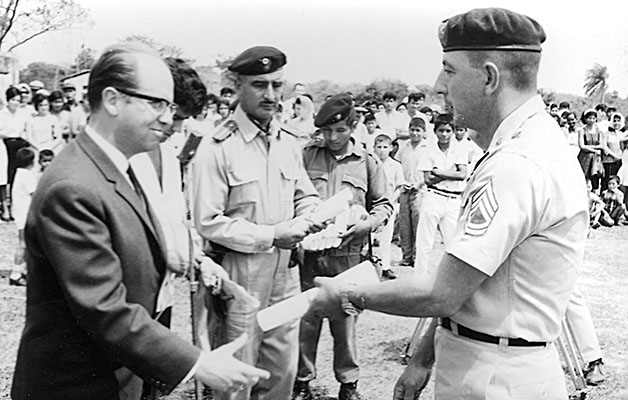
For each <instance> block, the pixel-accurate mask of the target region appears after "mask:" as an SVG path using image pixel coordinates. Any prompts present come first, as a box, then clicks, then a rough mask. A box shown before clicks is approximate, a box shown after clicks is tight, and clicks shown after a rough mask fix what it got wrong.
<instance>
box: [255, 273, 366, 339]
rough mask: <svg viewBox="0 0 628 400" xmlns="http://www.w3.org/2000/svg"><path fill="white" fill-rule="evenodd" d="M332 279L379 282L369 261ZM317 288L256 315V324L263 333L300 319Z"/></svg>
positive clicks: (359, 282)
mask: <svg viewBox="0 0 628 400" xmlns="http://www.w3.org/2000/svg"><path fill="white" fill-rule="evenodd" d="M333 279H338V280H341V281H342V282H345V283H355V284H358V285H364V284H369V283H377V282H379V276H378V274H377V270H376V269H375V267H374V266H373V264H371V262H370V261H364V262H362V263H360V264H358V265H356V266H354V267H352V268H350V269H348V270H347V271H345V272H343V273H342V274H340V275H338V276H336V277H335V278H333ZM316 292H318V288H313V289H310V290H306V291H305V292H303V293H301V294H299V295H296V296H293V297H290V298H289V299H286V300H284V301H281V302H279V303H277V304H274V305H272V306H270V307H268V308H265V309H263V310H262V311H260V312H258V313H257V323H258V324H259V326H260V328H262V330H263V331H264V332H267V331H269V330H271V329H274V328H277V327H278V326H281V325H283V324H286V323H288V322H291V321H294V320H296V319H299V318H301V317H302V316H303V315H305V313H306V312H307V310H308V308H309V307H310V303H311V302H312V300H313V299H314V296H316Z"/></svg>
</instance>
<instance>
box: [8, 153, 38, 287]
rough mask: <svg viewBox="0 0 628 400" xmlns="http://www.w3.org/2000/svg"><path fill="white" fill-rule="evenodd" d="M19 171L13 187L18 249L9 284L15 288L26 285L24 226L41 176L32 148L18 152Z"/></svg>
mask: <svg viewBox="0 0 628 400" xmlns="http://www.w3.org/2000/svg"><path fill="white" fill-rule="evenodd" d="M15 159H16V164H17V171H16V173H15V181H14V182H13V187H12V198H13V215H14V217H15V225H16V228H17V234H18V245H17V246H18V247H17V249H16V251H15V256H14V260H13V268H12V269H11V274H10V275H9V284H10V285H14V286H25V285H26V263H25V259H24V254H25V251H26V242H25V241H24V226H25V225H26V215H27V214H28V208H29V207H30V204H31V197H32V195H33V193H34V192H35V188H36V187H37V178H38V176H39V174H37V173H35V172H34V171H33V170H34V169H35V152H34V151H33V149H31V148H30V147H23V148H21V149H19V150H18V151H17V155H16V157H15Z"/></svg>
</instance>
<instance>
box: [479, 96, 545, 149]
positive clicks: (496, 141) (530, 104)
mask: <svg viewBox="0 0 628 400" xmlns="http://www.w3.org/2000/svg"><path fill="white" fill-rule="evenodd" d="M540 111H543V112H544V111H545V103H544V102H543V99H542V98H541V95H535V96H533V97H531V98H530V99H529V100H528V101H526V102H525V103H523V104H522V105H521V106H519V108H517V109H516V110H515V111H513V112H512V113H511V114H510V115H509V116H507V117H506V118H505V119H504V120H503V121H502V123H501V124H499V127H498V128H497V130H496V131H495V135H493V140H491V144H490V145H489V146H488V150H487V152H492V151H494V150H495V148H497V147H499V146H501V145H503V144H504V143H506V142H508V141H510V140H511V139H513V138H514V137H517V136H519V135H518V133H519V128H520V127H521V125H523V123H524V121H525V120H527V119H528V118H530V117H531V116H533V115H534V114H536V113H538V112H540Z"/></svg>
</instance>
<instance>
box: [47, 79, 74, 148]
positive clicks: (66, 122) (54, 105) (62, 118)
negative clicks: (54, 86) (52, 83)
mask: <svg viewBox="0 0 628 400" xmlns="http://www.w3.org/2000/svg"><path fill="white" fill-rule="evenodd" d="M64 99H65V97H64V96H63V93H62V92H61V91H60V90H55V91H53V92H52V93H50V96H48V102H49V103H50V115H52V116H55V117H57V120H58V126H59V130H60V132H61V137H62V138H63V140H64V141H65V142H66V143H67V142H68V141H69V140H70V124H71V118H72V115H71V114H70V112H69V111H67V110H66V109H65V108H64V106H65V102H64Z"/></svg>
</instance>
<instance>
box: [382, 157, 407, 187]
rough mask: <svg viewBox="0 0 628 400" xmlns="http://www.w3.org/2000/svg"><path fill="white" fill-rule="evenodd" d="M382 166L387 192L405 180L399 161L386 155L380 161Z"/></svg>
mask: <svg viewBox="0 0 628 400" xmlns="http://www.w3.org/2000/svg"><path fill="white" fill-rule="evenodd" d="M382 166H383V167H384V174H385V175H386V181H387V182H388V190H389V193H393V192H394V191H395V189H397V188H398V187H399V186H401V185H403V184H404V182H405V179H404V178H403V168H401V163H400V162H399V161H397V160H395V159H394V158H391V157H388V158H387V159H386V160H384V161H382Z"/></svg>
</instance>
